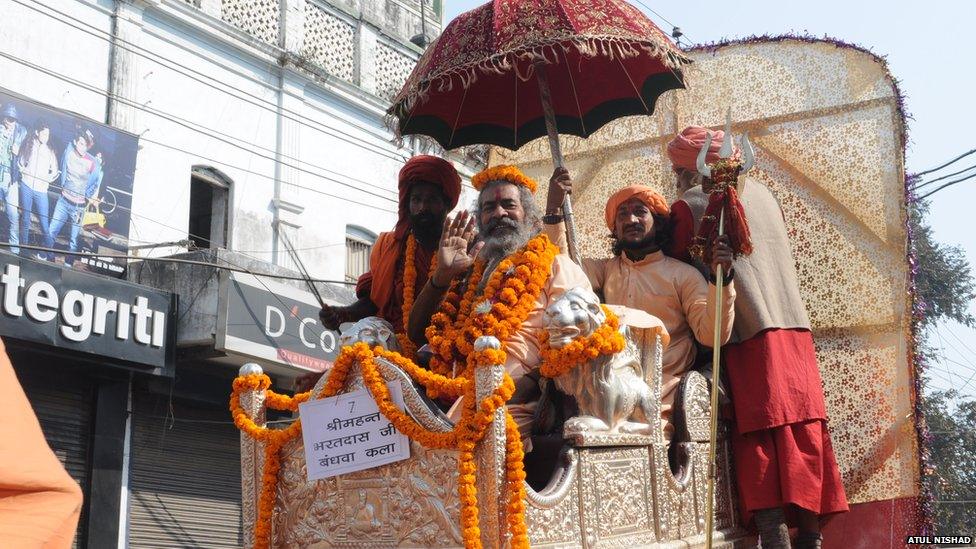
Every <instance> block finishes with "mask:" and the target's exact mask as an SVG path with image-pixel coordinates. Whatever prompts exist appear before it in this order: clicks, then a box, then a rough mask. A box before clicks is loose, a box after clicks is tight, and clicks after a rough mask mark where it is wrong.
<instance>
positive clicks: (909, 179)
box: [684, 34, 935, 535]
mask: <svg viewBox="0 0 976 549" xmlns="http://www.w3.org/2000/svg"><path fill="white" fill-rule="evenodd" d="M772 42H804V43H807V44H832V45H833V46H835V47H838V48H843V49H851V50H855V51H858V52H861V53H864V54H866V55H869V56H871V57H872V58H873V59H874V61H875V62H876V63H878V64H879V65H881V68H882V69H883V70H884V72H885V75H886V76H887V77H888V79H889V80H891V84H892V87H893V88H894V90H895V99H896V108H897V109H898V114H899V115H900V116H901V120H902V127H901V136H900V137H901V147H902V155H903V158H904V155H905V154H906V153H907V148H908V143H909V141H908V121H909V120H913V118H912V116H911V114H910V113H909V112H908V110H907V108H906V106H905V95H904V94H903V93H902V91H901V87H900V86H899V82H898V79H896V78H895V77H894V76H892V75H891V71H890V70H889V69H888V61H887V59H886V58H885V57H884V56H883V55H878V54H876V53H874V52H873V51H871V50H870V49H868V48H865V47H863V46H860V45H857V44H852V43H850V42H845V41H844V40H840V39H838V38H833V37H830V36H823V37H816V36H812V35H808V34H780V35H753V36H749V37H746V38H741V39H722V40H719V41H717V42H711V43H705V44H698V45H695V46H693V47H691V48H685V49H684V51H685V52H686V53H693V52H704V53H711V54H715V53H716V52H718V50H720V49H723V48H726V47H729V46H738V45H747V44H764V43H772ZM917 181H918V177H917V176H915V175H914V174H906V175H905V208H906V211H905V230H906V235H907V245H908V246H907V257H906V260H907V261H908V267H909V269H908V299H909V300H910V303H911V305H912V307H911V324H910V326H909V335H910V338H911V341H910V342H909V349H908V361H909V366H910V367H911V368H912V374H913V378H912V381H913V389H914V395H913V398H912V409H913V412H914V414H915V434H916V438H917V440H918V461H919V478H918V479H917V482H918V485H919V496H918V516H917V517H916V521H917V522H916V525H915V527H916V528H918V529H919V530H920V534H921V535H934V532H935V526H934V525H935V506H934V503H935V498H934V496H933V495H932V491H931V490H929V488H928V486H927V484H926V483H925V482H923V479H924V477H925V476H927V475H929V474H931V473H932V465H931V457H930V451H931V441H932V435H931V434H930V433H929V428H928V424H927V423H926V421H925V414H924V412H923V410H922V405H921V403H922V373H923V372H924V371H925V369H926V368H927V364H926V361H925V357H924V356H923V355H922V354H921V353H919V352H918V349H919V347H920V346H921V337H922V334H921V328H922V326H923V324H924V320H925V316H926V310H927V309H928V305H927V304H926V303H925V301H924V300H922V299H921V298H920V297H919V296H918V294H917V293H916V291H915V277H916V276H917V274H918V258H917V256H916V254H915V235H914V234H913V231H912V226H911V222H910V218H909V213H908V209H909V208H911V206H912V205H913V204H915V203H916V202H917V200H918V199H917V198H916V196H915V192H914V190H913V187H914V186H915V184H916V183H917Z"/></svg>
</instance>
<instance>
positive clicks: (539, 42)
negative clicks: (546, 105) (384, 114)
mask: <svg viewBox="0 0 976 549" xmlns="http://www.w3.org/2000/svg"><path fill="white" fill-rule="evenodd" d="M539 62H544V63H545V64H546V65H548V67H547V70H546V73H547V76H548V80H549V87H550V89H551V90H552V96H551V104H552V108H553V111H554V113H555V118H556V129H557V130H558V132H559V133H566V134H572V135H578V136H580V137H588V136H589V135H590V134H591V133H593V132H594V131H596V130H598V129H599V128H600V127H602V126H603V125H604V124H606V123H607V122H610V121H611V120H614V119H615V118H618V117H621V116H626V115H633V114H651V113H652V112H653V111H654V103H655V101H657V98H658V96H660V95H661V94H662V93H664V92H665V91H667V90H671V89H675V88H682V87H684V84H683V80H682V76H681V72H680V70H679V68H680V66H681V64H682V63H683V62H684V57H683V56H682V55H681V54H680V52H679V50H678V49H677V47H676V46H675V45H674V44H673V43H672V42H671V40H670V39H669V38H668V36H667V35H666V34H664V32H662V31H661V29H659V28H658V27H657V26H656V25H654V23H652V22H651V21H650V20H649V19H648V18H647V17H646V16H644V14H642V13H641V12H640V11H638V10H637V9H636V8H634V7H633V6H631V5H630V4H628V3H627V2H624V1H622V0H495V1H493V2H489V3H488V4H485V5H483V6H480V7H478V8H475V9H473V10H471V11H469V12H466V13H463V14H461V15H459V16H458V17H457V18H455V19H454V20H453V21H451V23H450V24H449V25H448V26H447V28H445V29H444V32H443V33H441V35H440V36H439V37H437V39H436V40H434V41H433V43H431V45H430V47H429V48H428V49H427V51H426V53H425V54H424V55H423V57H421V59H420V61H419V62H418V63H417V66H416V68H414V70H413V72H412V73H411V75H410V77H409V78H408V79H407V81H406V83H405V84H404V86H403V89H402V90H401V91H400V93H399V94H398V95H397V96H396V98H395V99H394V101H393V106H392V107H391V108H390V111H389V112H390V114H393V115H394V116H396V118H397V120H398V123H399V125H398V129H399V132H400V133H401V134H402V135H408V134H423V135H427V136H430V137H432V138H434V139H435V140H436V141H437V142H438V143H440V144H441V146H443V147H444V148H445V149H453V148H456V147H461V146H464V145H472V144H491V145H500V146H502V147H506V148H509V149H518V148H519V147H521V146H522V145H524V144H526V143H528V142H529V141H532V140H533V139H536V138H538V137H542V136H544V135H546V133H547V132H546V123H545V113H544V110H543V105H542V101H541V100H540V94H539V84H538V82H537V78H535V73H536V66H537V65H538V63H539Z"/></svg>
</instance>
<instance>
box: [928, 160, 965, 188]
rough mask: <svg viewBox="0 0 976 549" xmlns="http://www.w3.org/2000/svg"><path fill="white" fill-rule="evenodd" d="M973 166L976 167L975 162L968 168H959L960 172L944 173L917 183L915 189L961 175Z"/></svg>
mask: <svg viewBox="0 0 976 549" xmlns="http://www.w3.org/2000/svg"><path fill="white" fill-rule="evenodd" d="M973 168H976V164H973V165H972V166H970V167H968V168H964V169H962V170H959V171H958V172H952V173H950V174H946V175H943V176H942V177H936V178H935V179H932V180H929V181H925V182H921V183H918V184H917V185H915V187H914V188H915V190H918V189H921V188H922V187H925V186H927V185H931V184H932V183H935V182H937V181H942V180H943V179H948V178H950V177H952V176H955V175H959V174H961V173H963V172H968V171H969V170H972V169H973Z"/></svg>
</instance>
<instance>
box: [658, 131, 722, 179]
mask: <svg viewBox="0 0 976 549" xmlns="http://www.w3.org/2000/svg"><path fill="white" fill-rule="evenodd" d="M709 133H711V134H712V143H711V145H709V146H708V155H707V156H706V157H705V163H706V164H712V163H714V162H716V161H717V160H718V150H719V149H721V148H722V143H724V142H725V132H724V131H722V130H715V131H710V130H709V129H708V128H704V127H702V126H688V127H687V128H685V129H684V130H682V131H681V133H679V134H678V135H676V136H675V138H674V139H672V140H671V142H670V143H668V158H670V159H671V167H672V168H673V169H674V171H678V170H679V169H681V168H684V169H686V170H691V171H693V172H697V171H698V165H697V162H698V153H699V152H700V151H701V149H702V146H704V145H705V137H706V136H707V135H708V134H709ZM738 155H739V149H738V148H734V149H733V152H732V157H733V158H737V157H738Z"/></svg>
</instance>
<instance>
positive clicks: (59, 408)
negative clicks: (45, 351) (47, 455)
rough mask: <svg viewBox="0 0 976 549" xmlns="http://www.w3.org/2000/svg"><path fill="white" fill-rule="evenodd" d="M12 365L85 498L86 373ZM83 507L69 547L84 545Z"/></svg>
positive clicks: (90, 393) (89, 398)
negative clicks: (83, 374) (82, 374)
mask: <svg viewBox="0 0 976 549" xmlns="http://www.w3.org/2000/svg"><path fill="white" fill-rule="evenodd" d="M17 358H18V360H17V361H16V362H15V364H14V367H15V369H16V372H17V377H18V379H20V384H21V385H22V386H23V388H24V392H25V393H26V394H27V399H28V400H30V403H31V406H33V407H34V413H35V414H37V419H38V420H39V421H40V424H41V430H43V431H44V437H45V438H46V439H47V443H48V445H50V446H51V449H52V450H54V454H55V455H56V456H58V459H59V460H61V463H62V464H63V465H64V468H65V469H66V470H67V471H68V474H70V475H71V477H72V478H73V479H75V480H76V481H77V482H78V484H79V485H81V489H82V490H83V492H84V494H85V499H86V500H87V498H88V493H89V492H88V471H89V469H90V467H89V443H90V440H91V431H92V417H93V412H92V409H93V405H94V395H95V385H94V383H93V382H92V380H91V379H90V378H88V377H86V376H81V375H78V374H76V373H73V372H67V371H57V372H54V371H52V370H50V369H43V370H38V369H31V370H27V369H25V368H23V367H17V364H18V363H19V362H22V360H21V359H20V357H19V356H18V357H17ZM87 521H88V519H87V506H85V507H82V514H81V519H80V520H79V521H78V530H77V533H76V534H75V541H74V544H73V547H76V548H77V547H84V542H83V541H80V540H84V539H85V537H86V526H87Z"/></svg>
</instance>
